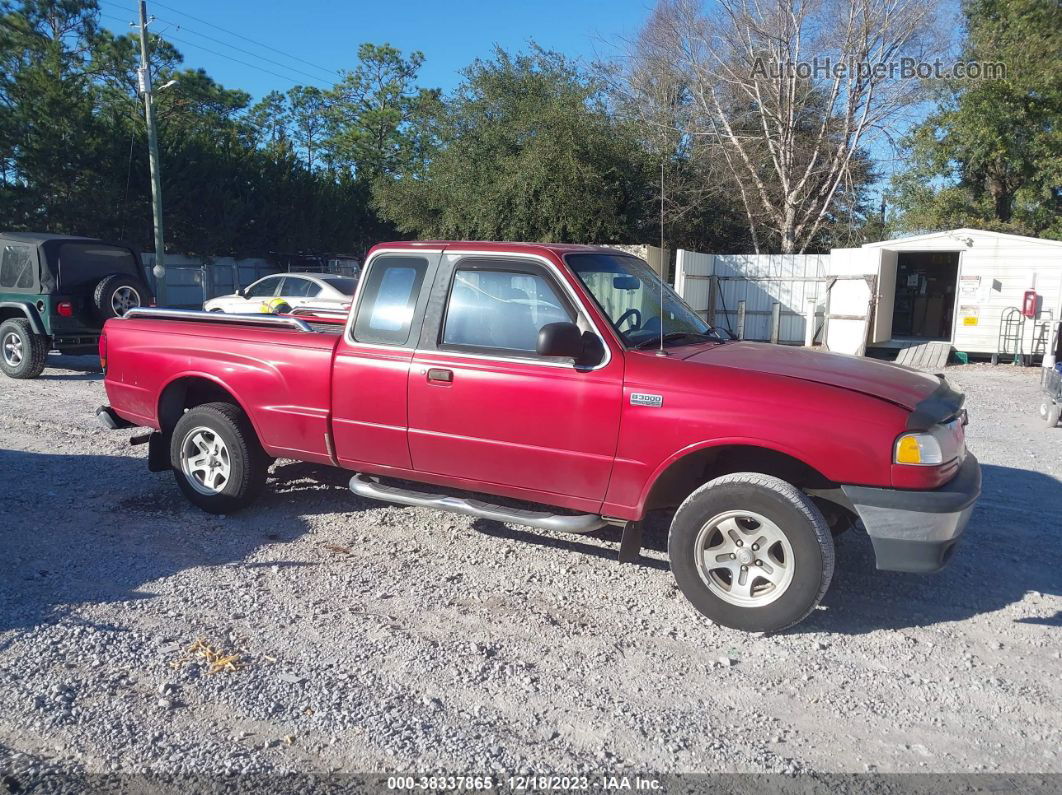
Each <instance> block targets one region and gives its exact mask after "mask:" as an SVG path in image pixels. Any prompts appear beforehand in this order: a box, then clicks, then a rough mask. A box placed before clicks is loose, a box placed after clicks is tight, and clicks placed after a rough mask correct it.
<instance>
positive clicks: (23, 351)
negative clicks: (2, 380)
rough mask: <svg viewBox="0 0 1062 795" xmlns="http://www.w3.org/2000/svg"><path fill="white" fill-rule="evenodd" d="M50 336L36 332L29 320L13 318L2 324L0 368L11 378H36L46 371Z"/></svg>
mask: <svg viewBox="0 0 1062 795" xmlns="http://www.w3.org/2000/svg"><path fill="white" fill-rule="evenodd" d="M47 357H48V338H47V337H45V336H43V335H41V334H34V333H33V327H32V326H31V325H30V322H29V321H28V320H24V319H22V318H17V317H16V318H11V319H9V320H5V321H4V322H3V323H2V324H0V370H3V371H4V374H5V375H7V376H9V377H11V378H36V377H37V376H39V375H40V374H41V373H43V372H44V363H45V360H46V359H47Z"/></svg>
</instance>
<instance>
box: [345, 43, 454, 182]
mask: <svg viewBox="0 0 1062 795" xmlns="http://www.w3.org/2000/svg"><path fill="white" fill-rule="evenodd" d="M423 62H424V55H423V54H422V53H420V52H413V53H411V54H410V55H409V56H408V57H406V56H404V55H402V53H401V52H400V51H399V50H397V49H395V48H394V47H392V46H391V45H389V44H383V45H376V44H362V45H361V46H360V47H359V48H358V65H357V66H356V67H355V68H354V69H352V70H350V71H346V72H343V74H342V76H341V78H340V80H339V82H338V83H337V84H336V85H335V87H334V88H333V89H332V90H331V91H330V92H329V94H328V97H327V108H328V110H327V118H328V122H329V136H328V140H327V147H328V150H329V160H330V161H331V163H332V164H333V165H334V166H336V167H341V168H344V169H346V170H347V171H349V172H350V173H351V174H353V175H354V176H356V177H357V178H358V179H361V180H365V181H368V182H372V181H374V180H376V179H377V178H379V177H381V176H384V175H390V174H397V173H401V172H403V171H408V170H410V168H411V167H412V165H413V163H414V162H415V161H418V160H421V159H423V158H424V156H425V154H424V146H423V142H422V141H421V140H420V139H419V138H418V131H419V130H420V129H422V125H421V124H420V122H421V121H422V120H423V119H424V117H425V115H426V114H430V113H431V109H432V108H433V106H434V105H435V104H436V103H437V102H438V98H439V92H438V91H435V90H428V89H422V88H418V87H417V86H416V78H417V73H418V71H419V70H420V66H421V64H422V63H423Z"/></svg>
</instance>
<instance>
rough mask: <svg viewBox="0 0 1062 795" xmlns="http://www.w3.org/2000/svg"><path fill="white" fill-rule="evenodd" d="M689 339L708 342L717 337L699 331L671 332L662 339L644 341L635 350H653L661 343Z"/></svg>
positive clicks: (655, 338)
mask: <svg viewBox="0 0 1062 795" xmlns="http://www.w3.org/2000/svg"><path fill="white" fill-rule="evenodd" d="M687 337H699V338H700V339H702V340H705V341H708V342H711V341H712V340H715V337H711V336H709V335H707V334H701V333H700V332H697V331H671V332H668V333H667V334H665V335H664V336H663V338H662V339H661V338H660V337H651V338H650V339H647V340H642V341H641V342H639V343H638V344H637V345H635V346H634V350H636V351H639V350H642V349H644V348H651V347H653V346H654V345H659V344H660V343H661V342H674V341H675V340H682V339H686V338H687Z"/></svg>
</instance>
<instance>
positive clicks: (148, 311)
mask: <svg viewBox="0 0 1062 795" xmlns="http://www.w3.org/2000/svg"><path fill="white" fill-rule="evenodd" d="M137 317H143V318H157V319H159V320H190V321H194V322H196V323H227V324H229V325H236V326H274V327H282V328H290V329H295V330H296V331H302V332H309V333H313V329H312V328H310V326H309V325H307V323H306V322H305V321H304V320H299V319H298V318H297V317H278V316H277V315H266V314H253V315H252V314H247V315H237V314H227V313H225V312H203V311H202V310H199V309H155V308H153V307H142V306H138V307H134V308H132V309H130V310H129V311H128V312H126V313H125V314H124V315H122V317H121V318H118V319H126V318H137Z"/></svg>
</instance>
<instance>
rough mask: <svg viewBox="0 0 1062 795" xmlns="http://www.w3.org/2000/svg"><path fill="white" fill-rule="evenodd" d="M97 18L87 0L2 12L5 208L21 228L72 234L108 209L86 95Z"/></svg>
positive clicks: (41, 1) (0, 142)
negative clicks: (103, 208) (99, 210)
mask: <svg viewBox="0 0 1062 795" xmlns="http://www.w3.org/2000/svg"><path fill="white" fill-rule="evenodd" d="M97 13H98V11H97V7H96V4H95V2H93V1H92V0H85V1H82V0H25V1H24V2H21V3H18V4H17V5H16V4H13V3H5V4H4V5H3V6H0V159H2V161H3V163H4V168H3V176H4V184H3V203H2V206H3V209H4V210H5V214H6V215H8V217H9V218H10V219H11V220H12V221H13V223H14V224H16V225H17V226H18V227H20V228H24V227H25V226H34V225H38V226H40V225H47V224H49V223H51V225H52V228H56V230H57V231H64V230H73V229H75V228H77V227H78V226H79V225H82V224H85V223H91V221H92V219H93V215H94V208H95V207H96V206H97V205H98V204H99V203H100V202H101V199H102V200H103V202H104V203H106V198H105V197H104V196H101V195H100V194H101V192H102V193H106V192H107V191H108V190H109V188H110V187H111V182H112V181H111V180H110V179H109V175H108V174H107V172H106V158H105V157H104V156H103V154H104V152H105V151H106V149H107V131H106V128H105V126H104V125H103V124H101V123H100V120H99V119H97V118H96V116H95V114H94V105H93V102H92V96H91V93H90V87H91V83H92V80H93V73H92V70H91V66H92V57H91V56H92V49H93V46H94V44H95V42H96V40H97V38H98V36H99V30H98V26H97V24H96V15H97Z"/></svg>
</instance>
